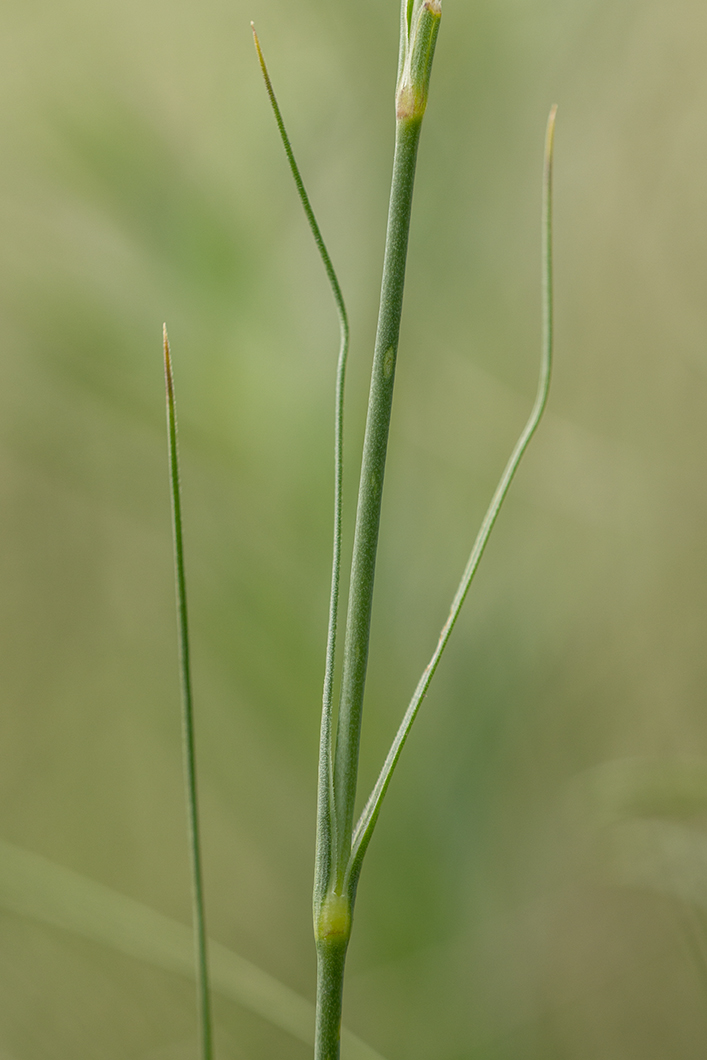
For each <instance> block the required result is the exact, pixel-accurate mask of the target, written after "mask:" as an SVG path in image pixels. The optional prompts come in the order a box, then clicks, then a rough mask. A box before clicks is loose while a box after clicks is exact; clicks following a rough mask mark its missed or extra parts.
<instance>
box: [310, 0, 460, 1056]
mask: <svg viewBox="0 0 707 1060" xmlns="http://www.w3.org/2000/svg"><path fill="white" fill-rule="evenodd" d="M441 13H442V12H441V6H440V3H439V0H402V5H401V40H400V59H399V67H398V83H397V89H396V135H395V156H394V160H393V177H392V184H391V193H390V203H389V208H388V227H387V232H386V244H385V255H384V260H383V279H382V284H381V299H380V310H379V315H378V328H377V332H376V341H375V348H374V353H373V368H372V372H371V386H370V392H369V400H368V415H367V420H366V432H365V437H364V445H363V457H362V463H361V477H360V482H359V494H358V506H357V510H356V528H355V533H354V544H353V554H352V563H351V579H350V582H349V601H348V610H347V619H346V634H345V640H344V651H343V669H342V678H341V693H340V698H339V711H338V718H337V732H336V745H335V751H334V760H333V766H328V773H331V772H332V771H333V805H331V806H330V810H331V813H330V817H329V819H328V820H327V819H325V820H319V821H318V822H317V830H318V839H317V842H318V847H324V846H325V844H326V845H328V850H329V852H330V856H329V859H328V864H327V865H326V866H321V865H320V866H319V867H318V872H317V879H316V882H315V893H314V918H315V924H314V931H315V940H316V946H317V1023H316V1032H315V1045H314V1055H315V1060H338V1057H339V1039H340V1028H341V1013H342V998H343V982H344V967H345V962H346V951H347V948H348V943H349V937H350V934H351V920H352V915H353V906H354V900H355V886H354V887H353V888H347V886H346V883H347V876H346V868H347V865H348V861H349V857H350V852H351V839H352V831H353V815H354V804H355V799H356V782H357V775H358V758H359V746H360V733H361V715H362V710H363V697H364V690H365V683H366V669H367V663H368V643H369V636H370V625H371V609H372V604H373V586H374V580H375V566H376V551H377V547H378V533H379V527H380V511H381V503H382V497H383V478H384V472H385V460H386V454H387V448H388V434H389V429H390V416H391V411H392V403H393V386H394V383H395V366H396V360H397V353H398V342H399V337H400V318H401V314H402V306H403V290H404V286H405V265H406V259H407V246H408V233H409V230H410V215H411V210H412V195H413V188H414V183H415V165H416V161H417V149H418V144H419V140H420V131H421V126H422V119H423V116H424V113H425V108H426V105H427V94H428V89H429V80H430V71H431V67H432V59H433V57H434V49H435V44H436V40H437V32H438V30H439V22H440V18H441ZM323 772H324V769H323V766H322V761H321V759H320V778H321V777H322V775H323ZM322 801H323V800H322V797H321V793H320V804H321V802H322ZM332 838H333V843H332Z"/></svg>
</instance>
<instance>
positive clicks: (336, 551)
mask: <svg viewBox="0 0 707 1060" xmlns="http://www.w3.org/2000/svg"><path fill="white" fill-rule="evenodd" d="M251 28H252V30H253V40H254V42H255V49H256V51H257V53H258V61H259V62H260V69H261V70H262V74H263V80H264V81H265V88H266V90H267V93H268V96H269V98H270V103H271V105H272V109H273V113H274V115H275V121H276V122H277V127H278V130H279V132H280V137H281V139H282V144H283V147H284V148H285V154H286V155H287V161H288V162H289V165H290V169H291V171H292V176H293V178H294V182H295V186H296V187H297V192H298V194H299V197H300V200H301V202H302V206H303V208H304V212H305V215H306V217H307V221H308V222H309V227H310V229H311V230H312V235H313V236H314V242H315V243H316V244H317V249H318V251H319V254H320V256H321V259H322V262H323V263H324V269H325V271H326V274H327V278H328V280H329V284H330V286H331V290H332V294H333V295H334V301H335V303H336V310H337V314H338V317H339V357H338V363H337V369H336V392H335V399H334V403H335V412H334V546H333V555H332V565H331V592H330V597H329V626H328V631H327V647H326V663H325V668H324V691H323V695H322V722H321V729H320V737H319V786H318V795H317V854H316V869H315V894H318V895H320V896H321V895H323V894H324V893H325V891H326V888H327V884H328V882H329V875H330V871H331V857H332V851H333V850H334V849H336V838H335V827H336V815H335V813H334V781H333V773H332V729H333V701H334V668H335V664H336V633H337V622H338V614H339V585H340V581H341V514H342V486H343V450H344V384H345V380H346V360H347V357H348V349H349V321H348V316H347V313H346V306H345V304H344V297H343V295H342V293H341V287H340V285H339V281H338V278H337V275H336V272H335V270H334V266H333V264H332V261H331V258H330V256H329V251H328V250H327V248H326V244H325V243H324V239H323V238H322V234H321V231H320V228H319V225H318V224H317V219H316V217H315V216H314V211H313V210H312V206H311V203H310V201H309V196H308V195H307V192H306V191H305V187H304V183H303V181H302V177H301V174H300V171H299V168H298V166H297V163H296V161H295V156H294V154H293V151H292V146H291V144H290V139H289V137H288V135H287V130H286V129H285V123H284V122H283V120H282V114H281V112H280V107H279V106H278V102H277V99H276V97H275V92H274V90H273V87H272V82H271V80H270V75H269V74H268V69H267V66H266V65H265V57H264V56H263V50H262V48H261V46H260V41H259V40H258V35H257V33H256V32H255V26H254V25H253V23H252V22H251Z"/></svg>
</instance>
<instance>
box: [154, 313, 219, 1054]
mask: <svg viewBox="0 0 707 1060" xmlns="http://www.w3.org/2000/svg"><path fill="white" fill-rule="evenodd" d="M163 343H164V374H165V386H166V393H167V437H168V445H169V479H170V485H171V488H172V529H173V532H174V568H175V581H176V592H177V626H178V629H179V674H180V679H181V688H182V735H183V741H184V775H185V780H186V796H187V818H188V823H189V853H190V859H191V876H192V901H193V916H194V945H195V950H196V953H195V957H196V983H197V1011H198V1018H199V1042H200V1051H201V1058H202V1060H211V1058H212V1056H213V1052H212V1032H211V1004H210V998H209V971H208V955H207V941H206V919H205V915H204V886H203V880H202V872H201V841H200V835H199V810H198V801H197V790H196V752H195V747H194V707H193V700H192V689H191V663H190V657H189V624H188V621H187V585H186V576H185V572H184V540H183V533H182V502H181V496H180V489H179V453H178V449H177V411H176V406H175V401H174V379H173V376H172V362H171V358H170V351H169V340H168V339H167V326H166V325H165V326H164V330H163Z"/></svg>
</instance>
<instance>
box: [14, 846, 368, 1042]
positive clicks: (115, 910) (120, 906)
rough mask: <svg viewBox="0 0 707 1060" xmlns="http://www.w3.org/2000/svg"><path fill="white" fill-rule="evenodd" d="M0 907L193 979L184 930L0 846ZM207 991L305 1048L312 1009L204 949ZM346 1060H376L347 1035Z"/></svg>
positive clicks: (214, 948) (257, 973)
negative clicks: (289, 1035) (252, 1015)
mask: <svg viewBox="0 0 707 1060" xmlns="http://www.w3.org/2000/svg"><path fill="white" fill-rule="evenodd" d="M0 907H2V908H3V909H5V910H8V911H10V912H12V913H17V914H19V915H20V916H26V917H31V918H32V919H33V920H39V921H41V922H42V923H44V924H49V925H51V926H52V927H56V928H61V929H63V930H65V931H72V932H74V933H75V934H77V935H81V936H83V938H87V939H90V940H91V941H92V942H99V943H102V944H103V945H106V946H111V947H112V948H113V949H115V950H118V951H119V952H120V953H124V954H126V955H127V956H129V957H136V958H137V959H138V960H141V961H146V962H147V963H149V964H152V965H155V966H156V967H158V968H162V969H164V970H165V971H168V972H177V973H179V974H180V975H185V976H188V977H189V978H192V979H193V978H194V974H195V972H194V942H193V936H192V931H191V928H189V927H187V926H186V925H185V924H180V923H179V922H178V921H176V920H172V919H171V918H170V917H167V916H164V915H163V914H162V913H158V912H157V911H156V910H154V909H151V908H150V907H149V906H146V905H143V904H142V903H141V902H136V901H135V900H134V899H132V898H128V897H126V896H125V895H122V894H120V893H118V892H117V891H113V890H111V888H110V887H106V886H104V884H102V883H97V882H96V881H95V880H91V879H89V878H88V877H86V876H82V875H80V874H79V873H78V872H74V871H72V870H71V869H67V868H64V867H63V866H62V865H57V864H56V863H55V862H52V861H49V860H48V859H47V858H44V857H42V856H41V855H39V854H34V853H31V852H30V851H28V850H23V849H22V848H21V847H16V846H14V845H12V844H11V843H6V842H4V841H2V840H0ZM209 969H210V973H211V986H212V988H213V989H214V990H216V991H218V993H220V994H222V995H223V996H224V997H227V998H229V999H230V1000H232V1001H236V1002H237V1003H238V1004H240V1005H243V1007H244V1008H247V1009H249V1010H250V1011H251V1012H255V1013H256V1014H257V1015H258V1016H261V1017H262V1018H263V1019H265V1020H267V1021H268V1022H269V1023H271V1024H272V1025H273V1026H275V1027H279V1028H280V1030H284V1031H287V1032H288V1033H289V1034H291V1035H292V1036H293V1037H294V1038H297V1039H298V1040H299V1041H301V1042H304V1043H305V1044H306V1045H312V1044H313V1042H314V1005H312V1004H310V1002H309V1001H307V1000H306V999H305V998H303V997H300V995H299V994H297V993H295V991H294V990H290V988H289V987H287V986H285V985H284V984H283V983H280V982H279V981H278V980H277V979H274V978H273V977H272V976H271V975H268V974H267V972H264V971H262V970H261V969H260V968H258V967H257V966H256V965H254V964H251V963H250V961H246V960H244V958H243V957H239V956H238V954H237V953H234V952H233V951H232V950H229V949H227V948H226V947H225V946H221V945H219V943H218V942H213V941H212V942H210V943H209ZM342 1044H343V1050H344V1056H345V1057H347V1058H348V1060H382V1057H381V1056H380V1054H379V1053H377V1052H376V1051H375V1050H374V1049H371V1048H370V1046H368V1045H366V1043H365V1042H362V1041H361V1040H360V1039H359V1038H357V1037H356V1036H355V1035H354V1034H351V1032H350V1031H346V1030H344V1031H343V1033H342ZM0 1060H5V1058H3V1057H2V1056H0Z"/></svg>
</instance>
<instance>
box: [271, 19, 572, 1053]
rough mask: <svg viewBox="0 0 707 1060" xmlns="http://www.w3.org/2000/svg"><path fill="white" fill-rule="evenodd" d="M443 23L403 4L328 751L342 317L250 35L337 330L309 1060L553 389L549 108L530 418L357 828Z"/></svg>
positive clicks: (333, 1007) (334, 1010)
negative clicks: (361, 886) (407, 758)
mask: <svg viewBox="0 0 707 1060" xmlns="http://www.w3.org/2000/svg"><path fill="white" fill-rule="evenodd" d="M440 17H441V6H440V0H401V13H400V25H401V31H400V53H399V62H398V81H397V89H396V136H395V156H394V161H393V178H392V185H391V194H390V204H389V211H388V227H387V233H386V245H385V255H384V262H383V279H382V285H381V300H380V310H379V316H378V328H377V332H376V342H375V348H374V355H373V367H372V372H371V386H370V392H369V402H368V415H367V420H366V432H365V438H364V446H363V457H362V462H361V477H360V482H359V494H358V506H357V510H356V528H355V533H354V544H353V555H352V564H351V579H350V583H349V600H348V610H347V619H346V633H345V640H344V649H343V667H342V678H341V691H340V697H339V708H338V716H337V731H336V741H335V747H334V749H333V754H332V722H333V702H332V700H333V680H334V667H335V662H336V626H337V610H338V598H339V580H340V565H341V477H342V431H343V397H344V392H343V386H344V369H345V363H346V354H347V349H348V321H347V318H346V310H345V308H344V303H343V298H342V295H341V290H340V287H339V284H338V281H337V279H336V274H335V272H334V269H333V266H332V264H331V260H330V258H329V255H328V253H327V250H326V247H325V245H324V242H323V240H322V237H321V233H320V231H319V227H318V225H317V222H316V220H315V218H314V214H313V212H312V208H311V205H310V203H309V199H308V198H307V194H306V192H305V190H304V185H303V183H302V179H301V176H300V173H299V170H298V168H297V165H296V162H295V159H294V155H293V153H292V148H291V146H290V142H289V139H288V136H287V133H286V131H285V126H284V123H283V120H282V116H281V114H280V110H279V107H278V104H277V100H276V98H275V94H274V92H273V88H272V84H271V82H270V78H269V75H268V72H267V68H266V66H265V60H264V58H263V53H262V50H261V48H260V44H259V41H258V38H257V36H256V35H255V30H253V35H254V38H255V46H256V49H257V53H258V59H259V61H260V66H261V69H262V73H263V77H264V79H265V85H266V88H267V91H268V95H269V97H270V102H271V104H272V107H273V111H274V113H275V119H276V122H277V125H278V129H279V131H280V136H281V138H282V142H283V144H284V147H285V152H286V154H287V159H288V162H289V164H290V168H291V170H292V174H293V177H294V179H295V184H296V186H297V190H298V193H299V195H300V198H301V200H302V204H303V206H304V210H305V213H306V215H307V219H308V221H309V224H310V227H311V230H312V233H313V235H314V238H315V241H316V244H317V247H318V248H319V252H320V254H321V256H322V259H323V261H324V265H325V268H326V271H327V275H328V277H329V281H330V284H331V287H332V291H333V294H334V299H335V302H336V306H337V310H338V313H339V322H340V329H341V343H340V351H339V367H338V371H337V390H336V428H335V435H336V441H335V520H334V558H333V564H332V588H331V599H330V613H329V632H328V637H327V656H326V670H325V681H324V697H323V710H322V725H321V731H320V747H319V789H318V801H317V859H316V870H315V885H314V932H315V941H316V947H317V1001H316V1027H315V1044H314V1055H315V1060H338V1057H339V1049H340V1037H341V1014H342V1000H343V985H344V968H345V962H346V952H347V948H348V943H349V938H350V934H351V922H352V916H353V908H354V903H355V898H356V888H357V885H358V877H359V874H360V870H361V864H362V861H363V857H364V855H365V852H366V849H367V847H368V843H369V841H370V838H371V835H372V832H373V829H374V828H375V825H376V821H377V819H378V814H379V812H380V807H381V804H382V801H383V798H384V797H385V794H386V791H387V789H388V785H389V783H390V779H391V777H392V774H393V772H394V770H395V766H396V764H397V762H398V759H399V756H400V753H401V751H402V748H403V745H404V744H405V741H406V739H407V736H408V734H409V732H410V729H411V727H412V724H413V722H414V720H415V717H416V715H417V712H418V710H419V707H420V704H421V703H422V700H423V698H424V696H425V694H426V692H427V689H428V687H429V684H430V681H431V680H432V677H433V676H434V673H435V670H436V668H437V665H438V663H439V660H440V658H441V656H442V653H443V652H444V649H445V647H446V645H447V642H448V640H449V637H450V635H451V632H452V629H453V628H454V624H455V622H456V620H457V617H458V615H459V612H460V611H461V608H462V605H463V603H464V599H465V598H466V595H467V593H468V591H469V587H470V585H471V582H472V580H473V578H474V575H475V573H476V570H477V568H478V565H479V562H480V560H481V557H482V555H483V552H484V549H485V547H486V543H487V541H488V539H489V536H490V534H491V531H492V530H493V527H494V524H495V522H496V518H497V517H498V513H499V511H500V509H501V506H502V504H503V501H504V499H505V497H506V494H507V492H508V489H509V487H510V484H511V482H512V480H513V477H514V475H515V472H516V470H517V468H518V465H519V463H520V461H521V459H522V456H523V454H524V452H525V450H526V448H527V446H528V444H529V442H530V439H531V438H532V436H533V434H534V432H535V430H536V428H537V426H538V423H539V422H540V419H541V417H542V414H543V410H544V408H545V404H546V402H547V396H548V391H549V386H550V373H551V366H552V149H553V136H554V127H555V113H556V108H555V107H553V108H552V110H551V112H550V117H549V119H548V126H547V134H546V141H545V170H544V182H543V253H542V290H543V297H542V304H543V337H542V360H541V371H540V381H539V384H538V392H537V396H536V399H535V403H534V405H533V409H532V411H531V414H530V417H529V419H528V422H527V424H526V426H525V428H524V430H523V431H522V433H521V435H520V438H519V439H518V442H517V443H516V446H515V448H514V450H513V452H512V454H511V457H510V459H509V461H508V464H507V465H506V468H505V471H504V473H503V475H502V477H501V481H500V482H499V485H498V487H497V489H496V492H495V493H494V496H493V498H492V501H491V504H490V506H489V509H488V511H487V513H486V516H485V517H484V520H483V523H482V525H481V529H480V530H479V533H478V535H477V538H476V541H475V543H474V547H473V548H472V552H471V556H470V557H469V561H468V563H467V566H466V568H465V570H464V573H463V575H462V579H461V582H460V584H459V587H458V589H457V592H456V594H455V597H454V600H453V602H452V606H451V610H450V613H449V617H448V619H447V622H446V623H445V625H444V627H443V629H442V632H441V634H440V637H439V641H438V644H437V648H436V649H435V652H434V653H433V656H432V658H431V660H430V662H429V663H428V665H427V667H426V668H425V670H424V672H423V674H422V677H421V678H420V681H419V682H418V685H417V688H416V690H415V693H414V695H413V697H412V700H411V701H410V704H409V706H408V709H407V711H406V712H405V715H404V717H403V720H402V723H401V725H400V728H399V730H398V733H397V734H396V737H395V739H394V741H393V744H392V746H391V749H390V751H389V753H388V756H387V758H386V760H385V763H384V765H383V769H382V770H381V773H380V775H379V777H378V780H377V782H376V785H375V787H374V789H373V792H372V793H371V796H370V798H369V800H368V802H367V804H366V807H365V809H364V811H363V814H362V815H361V818H360V820H359V822H358V824H357V825H356V828H355V829H354V825H353V820H354V805H355V799H356V784H357V773H358V759H359V746H360V733H361V716H362V710H363V699H364V692H365V683H366V670H367V662H368V645H369V638H370V625H371V611H372V603H373V588H374V580H375V566H376V552H377V547H378V534H379V528H380V513H381V503H382V496H383V479H384V472H385V461H386V454H387V447H388V434H389V429H390V417H391V411H392V402H393V387H394V382H395V367H396V360H397V353H398V342H399V336H400V320H401V315H402V305H403V290H404V285H405V266H406V258H407V245H408V234H409V230H410V217H411V210H412V195H413V188H414V181H415V166H416V160H417V150H418V145H419V139H420V131H421V126H422V119H423V117H424V113H425V108H426V105H427V95H428V90H429V81H430V72H431V67H432V60H433V57H434V50H435V44H436V39H437V33H438V30H439V23H440Z"/></svg>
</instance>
